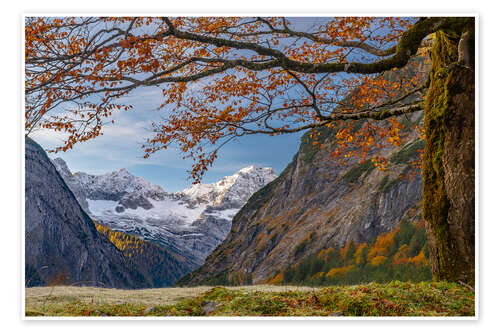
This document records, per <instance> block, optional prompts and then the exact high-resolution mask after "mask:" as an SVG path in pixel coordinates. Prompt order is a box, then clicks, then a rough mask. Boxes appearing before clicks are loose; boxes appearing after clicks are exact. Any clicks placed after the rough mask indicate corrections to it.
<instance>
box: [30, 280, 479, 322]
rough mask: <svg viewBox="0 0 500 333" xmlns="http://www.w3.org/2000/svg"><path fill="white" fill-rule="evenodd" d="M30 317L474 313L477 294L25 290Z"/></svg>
mask: <svg viewBox="0 0 500 333" xmlns="http://www.w3.org/2000/svg"><path fill="white" fill-rule="evenodd" d="M25 300H26V308H25V314H26V316H27V317H39V316H57V317H66V316H71V317H81V316H101V317H103V316H106V317H108V316H122V317H124V316H136V317H151V316H155V317H158V316H160V317H170V316H226V317H232V316H277V317H281V316H322V317H323V316H334V317H342V316H439V317H441V316H474V311H475V306H474V301H475V297H474V292H473V291H472V290H471V289H470V288H469V287H467V286H462V285H458V284H454V283H445V282H420V283H417V284H415V283H411V282H397V281H396V282H390V283H387V284H377V283H369V284H363V285H357V286H334V287H325V288H311V287H297V286H271V285H253V286H240V287H209V286H200V287H193V288H161V289H144V290H117V289H105V288H92V287H66V286H56V287H34V288H26V298H25Z"/></svg>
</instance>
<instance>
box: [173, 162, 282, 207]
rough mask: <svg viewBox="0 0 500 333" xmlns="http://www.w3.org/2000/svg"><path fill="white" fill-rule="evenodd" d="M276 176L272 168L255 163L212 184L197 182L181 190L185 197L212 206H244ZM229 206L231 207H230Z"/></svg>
mask: <svg viewBox="0 0 500 333" xmlns="http://www.w3.org/2000/svg"><path fill="white" fill-rule="evenodd" d="M274 178H276V174H275V173H274V171H273V169H272V168H260V167H256V166H253V165H250V166H248V167H245V168H243V169H241V170H239V171H237V172H236V173H235V174H233V175H231V176H225V177H223V178H222V179H221V180H219V181H218V182H215V183H211V184H195V185H193V186H191V187H189V188H187V189H185V190H183V191H181V192H177V194H180V195H181V196H183V197H184V198H186V199H188V200H191V201H193V202H195V203H207V204H209V205H211V206H220V205H223V204H224V205H226V206H240V207H241V206H243V205H244V204H245V202H246V201H247V200H248V199H249V198H250V196H251V195H252V194H253V193H255V192H256V191H257V190H258V189H260V188H261V187H262V186H264V185H265V184H267V183H269V182H270V181H272V180H273V179H274ZM228 208H229V207H228Z"/></svg>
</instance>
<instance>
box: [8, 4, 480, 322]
mask: <svg viewBox="0 0 500 333" xmlns="http://www.w3.org/2000/svg"><path fill="white" fill-rule="evenodd" d="M130 15H134V16H135V15H137V16H153V17H154V16H162V15H165V16H193V17H199V16H211V15H214V16H215V15H216V16H241V17H249V16H255V15H266V16H287V17H340V16H351V17H362V16H372V17H382V16H394V17H397V16H401V17H403V16H408V17H412V16H415V17H419V16H429V17H438V16H445V17H474V20H475V89H474V94H475V118H474V124H475V162H476V163H475V193H474V194H475V230H474V231H475V286H474V290H475V311H474V313H475V315H474V316H473V317H291V316H290V317H288V316H287V317H258V316H247V317H229V316H227V317H187V316H186V317H174V316H172V317H168V316H163V317H27V316H26V314H25V306H26V304H25V300H26V299H25V296H26V294H25V286H24V283H25V280H26V277H25V267H24V266H25V263H24V259H25V253H24V250H25V209H24V208H25V207H24V202H25V191H24V188H25V158H24V156H25V140H24V112H23V110H24V109H25V95H24V75H23V73H24V72H25V64H24V58H23V60H22V61H21V64H20V67H21V68H20V73H19V75H20V76H21V79H20V87H19V91H20V94H19V95H20V96H21V110H20V112H19V114H20V117H19V146H20V150H21V154H20V156H19V159H20V165H21V172H20V183H21V191H20V195H21V199H20V207H19V209H20V210H21V212H20V216H21V223H20V230H19V236H18V237H20V239H21V253H20V265H19V267H18V269H19V270H21V277H22V279H21V281H19V289H20V293H21V302H20V306H21V308H20V309H19V310H20V314H21V319H22V320H24V321H57V320H62V321H67V320H69V321H72V320H83V321H88V320H90V321H108V320H112V321H115V320H132V321H142V320H146V321H157V320H169V321H171V320H175V321H185V320H188V321H200V320H201V321H204V320H208V321H220V320H238V321H239V320H245V321H252V320H259V321H261V320H265V321H268V320H271V321H276V320H277V321H283V320H285V321H288V320H301V321H302V320H314V321H338V320H341V321H351V320H374V321H380V320H382V321H385V320H395V321H398V320H410V321H413V320H417V321H447V320H465V321H474V320H476V321H477V320H479V293H480V285H479V278H480V276H479V232H480V230H479V221H478V220H479V167H480V165H479V121H480V118H479V91H480V90H479V71H480V67H479V38H480V35H479V13H478V12H457V13H450V12H447V13H438V12H434V13H428V12H421V11H418V12H399V11H396V12H388V13H383V14H382V13H370V12H363V13H362V12H338V13H337V12H335V13H333V12H328V13H325V12H316V11H303V12H301V13H296V12H286V11H273V10H271V11H249V12H246V13H242V12H238V11H232V10H229V11H220V10H214V11H204V12H203V13H192V12H189V11H179V10H177V9H176V10H173V11H170V12H168V13H166V12H163V13H151V12H141V11H134V12H130V11H125V12H113V13H111V12H106V11H105V12H101V13H97V12H92V11H87V12H85V13H84V12H80V13H79V12H76V11H75V12H50V13H49V12H47V13H42V12H25V13H23V14H22V15H21V20H20V25H21V27H20V36H19V38H20V40H21V41H22V42H21V43H20V50H19V54H20V55H21V56H22V55H23V54H24V49H25V39H24V35H25V30H24V29H25V25H24V22H25V19H26V17H29V16H35V17H37V16H39V17H51V16H83V17H89V16H108V17H109V16H130Z"/></svg>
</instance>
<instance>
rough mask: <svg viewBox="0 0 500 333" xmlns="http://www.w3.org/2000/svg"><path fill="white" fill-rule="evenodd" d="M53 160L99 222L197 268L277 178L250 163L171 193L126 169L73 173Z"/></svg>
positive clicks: (269, 169)
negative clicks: (246, 207) (155, 245)
mask: <svg viewBox="0 0 500 333" xmlns="http://www.w3.org/2000/svg"><path fill="white" fill-rule="evenodd" d="M53 163H54V165H55V166H56V168H57V169H58V170H59V172H60V173H61V175H63V177H64V178H65V180H66V182H67V183H68V184H69V186H70V188H71V189H72V190H73V192H74V193H78V194H79V195H77V198H78V199H79V201H80V203H81V205H82V206H83V207H88V212H89V214H90V215H91V216H92V217H94V218H95V219H96V220H98V221H99V223H103V224H105V225H106V226H108V227H110V228H111V229H113V230H116V231H121V232H125V233H129V234H134V235H137V236H139V237H141V238H144V239H145V240H150V241H154V242H157V243H158V244H160V245H163V246H166V247H167V248H168V249H170V250H171V251H173V252H175V253H177V254H179V255H181V256H182V257H184V258H186V260H187V261H189V262H193V263H195V264H196V265H198V266H199V265H201V264H202V263H203V261H204V259H205V257H206V256H207V255H208V254H209V253H210V252H211V251H212V250H213V249H214V248H215V247H216V246H217V245H218V244H220V243H221V242H222V241H223V240H224V238H225V237H226V235H227V234H228V233H229V230H230V228H231V219H232V217H233V216H234V215H235V214H236V213H237V212H238V210H239V209H240V208H241V207H242V206H243V205H244V204H245V203H246V201H247V200H248V198H250V196H251V195H252V194H253V193H254V192H255V191H257V190H258V189H260V188H261V187H263V186H264V185H266V184H267V183H268V182H270V181H271V180H273V179H274V178H276V175H275V173H274V171H273V170H272V169H271V168H258V167H254V166H249V167H247V168H244V169H241V170H240V171H238V172H237V173H235V174H234V175H232V176H227V177H224V178H223V179H221V180H220V181H218V182H216V183H213V184H197V185H193V186H191V187H190V188H188V189H186V190H184V191H180V192H177V193H168V192H166V191H165V190H163V188H161V187H160V186H158V185H154V184H152V183H151V182H149V181H147V180H146V179H144V178H142V177H136V176H134V175H132V174H130V173H129V172H128V171H126V170H125V169H121V170H119V171H113V172H111V173H107V174H104V175H98V176H95V175H89V174H87V173H84V172H77V173H75V174H72V173H71V172H70V170H69V169H68V167H67V165H66V163H65V162H64V160H62V159H60V158H57V159H55V160H54V161H53Z"/></svg>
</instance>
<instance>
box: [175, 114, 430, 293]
mask: <svg viewBox="0 0 500 333" xmlns="http://www.w3.org/2000/svg"><path fill="white" fill-rule="evenodd" d="M421 119H422V114H421V113H420V114H414V115H413V116H412V117H411V119H410V121H409V122H407V127H406V129H405V130H406V131H407V132H408V133H410V139H409V141H408V142H406V143H404V144H403V145H401V146H400V147H391V148H385V149H383V150H382V151H378V152H377V154H378V155H382V156H386V157H387V158H388V159H389V161H391V162H390V164H389V165H388V167H387V170H385V171H380V170H378V169H376V168H375V167H374V165H373V164H372V163H371V162H370V161H368V162H365V163H364V164H360V163H358V162H353V161H352V160H351V161H349V162H348V164H347V165H339V163H337V162H336V161H335V160H332V159H331V158H330V154H329V152H330V151H332V150H333V149H334V148H335V132H334V131H332V130H329V129H324V130H323V131H322V133H321V137H322V140H324V141H323V142H322V143H323V144H324V149H318V148H317V146H318V145H317V146H314V145H312V143H311V142H309V140H308V135H307V134H306V135H304V137H303V142H302V144H301V147H300V149H299V152H298V153H297V154H296V155H295V157H294V158H293V161H292V162H291V163H290V164H289V165H288V167H287V168H286V169H285V170H284V171H283V172H282V173H281V175H280V176H279V177H278V178H277V179H276V180H274V181H273V182H271V183H269V184H268V185H267V186H265V187H264V188H262V189H261V190H260V191H258V192H257V193H255V194H254V195H253V196H252V197H251V198H250V200H249V201H248V203H247V204H246V205H245V206H244V207H243V208H242V209H241V210H240V211H239V213H238V214H237V215H236V216H235V217H234V219H233V224H232V228H231V232H230V233H229V235H228V237H227V238H226V240H225V241H224V242H223V243H222V244H221V245H219V246H218V247H217V248H216V249H215V251H214V252H212V254H210V256H208V257H207V259H206V261H205V264H204V265H203V266H202V267H200V268H199V269H198V270H196V271H194V272H192V273H190V274H188V275H187V276H185V277H184V278H183V279H181V280H180V281H179V282H178V284H181V285H186V284H188V285H196V284H204V283H235V284H241V283H250V282H253V283H262V282H266V281H269V279H270V278H272V277H273V276H275V275H276V274H277V272H280V271H282V270H284V268H285V267H286V266H287V265H292V266H293V265H294V264H296V263H297V262H299V261H300V260H301V259H303V258H306V257H308V256H310V255H313V254H317V253H318V252H319V251H320V250H322V249H327V248H329V247H331V246H337V247H342V246H344V245H345V244H346V243H347V242H348V241H350V240H352V241H355V242H368V241H370V240H372V239H374V238H375V237H376V236H377V235H379V234H380V233H382V232H386V231H390V230H392V229H393V228H394V227H395V225H396V223H397V222H399V221H400V220H402V219H403V218H405V219H408V220H410V221H414V220H417V219H418V215H419V213H420V201H421V195H422V194H421V187H422V178H421V176H420V175H419V174H418V173H417V174H416V175H415V177H414V180H412V179H409V177H404V176H406V175H408V174H409V173H411V172H412V167H411V161H412V160H414V159H416V158H418V155H419V153H418V152H419V149H422V148H423V144H424V143H423V140H421V139H419V138H418V136H417V135H416V133H414V132H412V131H413V127H412V126H411V125H412V124H415V123H419V122H420V121H421ZM374 153H375V151H372V152H371V154H374ZM368 158H369V157H368ZM400 176H402V179H401V178H400Z"/></svg>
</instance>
